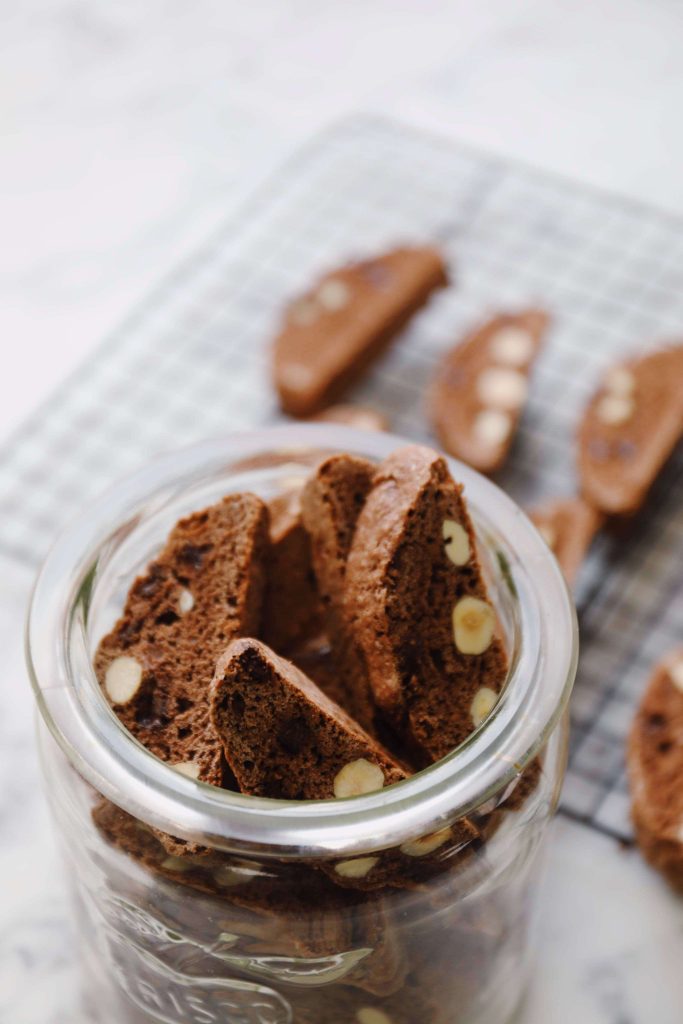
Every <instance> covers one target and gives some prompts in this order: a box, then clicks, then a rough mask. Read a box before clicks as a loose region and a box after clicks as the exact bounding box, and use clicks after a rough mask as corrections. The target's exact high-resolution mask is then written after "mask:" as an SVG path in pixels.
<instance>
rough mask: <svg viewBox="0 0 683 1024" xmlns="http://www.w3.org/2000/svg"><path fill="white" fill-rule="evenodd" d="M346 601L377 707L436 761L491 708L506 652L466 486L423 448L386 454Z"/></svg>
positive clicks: (352, 556) (359, 535)
mask: <svg viewBox="0 0 683 1024" xmlns="http://www.w3.org/2000/svg"><path fill="white" fill-rule="evenodd" d="M345 606H346V609H347V614H348V616H349V619H350V621H351V622H352V624H353V629H354V632H355V636H356V638H357V641H358V643H359V646H360V648H361V650H362V652H363V655H364V658H365V663H366V667H367V671H368V676H369V679H370V684H371V686H372V690H373V693H374V698H375V701H376V703H377V705H378V706H379V707H380V708H381V709H382V711H383V712H384V714H385V715H387V716H388V717H389V718H390V720H391V722H392V724H393V725H394V728H395V729H396V730H397V732H399V733H400V734H401V735H402V736H403V737H404V740H405V741H406V742H407V743H408V744H409V745H410V746H411V747H412V748H413V750H414V751H415V757H416V760H417V763H423V764H429V763H431V762H433V761H436V760H438V759H439V758H441V757H443V756H444V755H445V754H447V753H449V752H450V751H451V750H453V749H454V748H455V747H457V746H458V745H459V744H460V743H461V742H462V741H463V740H464V739H466V737H467V736H468V735H470V733H472V732H473V730H474V729H476V728H477V727H478V726H479V725H481V723H482V722H483V721H484V720H485V719H486V718H487V717H488V715H489V714H490V713H491V711H492V710H493V708H494V706H495V704H496V702H497V700H498V696H499V693H500V691H501V689H502V687H503V684H504V682H505V679H506V677H507V657H506V654H505V650H504V647H503V644H502V642H501V640H500V638H499V636H498V628H497V618H496V613H495V611H494V608H493V606H492V604H491V601H490V599H489V596H488V593H487V590H486V586H485V583H484V580H483V577H482V573H481V569H480V566H479V562H478V559H477V551H476V542H475V535H474V530H473V528H472V524H471V522H470V517H469V515H468V512H467V509H466V507H465V503H464V501H463V499H462V494H461V487H460V486H458V485H457V484H455V483H454V481H453V480H452V478H451V476H450V474H449V472H448V467H447V465H446V462H445V460H444V459H443V458H441V457H440V456H439V455H438V454H437V453H436V452H434V451H432V450H431V449H429V448H424V447H421V446H418V445H414V446H410V447H407V448H402V449H400V450H398V451H396V452H394V453H393V454H392V455H390V456H389V457H388V458H387V459H385V460H384V462H382V463H381V464H380V466H379V468H378V470H377V472H376V474H375V477H374V480H373V485H372V489H371V490H370V493H369V494H368V496H367V498H366V500H365V504H364V506H363V509H362V511H361V514H360V516H359V518H358V522H357V524H356V529H355V533H354V536H353V542H352V544H351V551H350V553H349V557H348V561H347V566H346V580H345Z"/></svg>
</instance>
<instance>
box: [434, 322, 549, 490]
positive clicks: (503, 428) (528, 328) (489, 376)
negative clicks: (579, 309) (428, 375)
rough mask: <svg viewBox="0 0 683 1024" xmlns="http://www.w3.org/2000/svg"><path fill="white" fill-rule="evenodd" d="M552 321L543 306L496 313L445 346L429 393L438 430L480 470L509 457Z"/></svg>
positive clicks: (446, 443) (457, 453)
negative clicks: (452, 343)
mask: <svg viewBox="0 0 683 1024" xmlns="http://www.w3.org/2000/svg"><path fill="white" fill-rule="evenodd" d="M548 324H549V317H548V315H547V313H544V312H543V311H542V310H540V309H532V310H528V311H527V312H524V313H516V314H505V315H501V316H497V317H495V318H494V319H493V320H490V321H488V322H487V323H486V324H484V325H483V327H479V328H477V330H475V331H473V332H472V333H471V334H469V335H468V336H467V337H466V338H465V340H464V341H462V342H460V343H459V344H458V345H456V346H455V348H453V349H451V350H450V351H449V352H447V353H446V355H445V356H444V358H443V359H442V361H441V363H440V364H439V367H438V368H437V371H436V375H435V378H434V382H433V384H432V388H431V393H430V397H429V408H430V413H431V419H432V422H433V424H434V430H435V433H436V436H437V437H438V439H439V441H440V443H441V444H442V445H443V447H444V449H445V450H446V451H447V452H449V453H450V454H451V455H454V456H455V457H456V458H458V459H462V461H463V462H467V463H468V464H469V465H470V466H473V467H474V468H475V469H478V470H479V472H480V473H493V472H495V471H496V470H498V469H500V467H501V466H502V465H503V463H504V462H505V459H506V457H507V454H508V452H509V450H510V447H511V445H512V441H513V439H514V435H515V431H516V429H517V425H518V423H519V419H520V417H521V415H522V411H523V409H524V406H525V404H526V400H527V395H528V391H529V377H530V374H531V371H532V368H533V364H534V362H535V360H536V358H537V357H538V354H539V352H540V350H541V345H542V342H543V337H544V335H545V333H546V330H547V328H548Z"/></svg>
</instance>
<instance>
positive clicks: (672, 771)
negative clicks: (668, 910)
mask: <svg viewBox="0 0 683 1024" xmlns="http://www.w3.org/2000/svg"><path fill="white" fill-rule="evenodd" d="M628 772H629V781H630V786H631V800H632V805H631V807H632V814H633V823H634V825H635V830H636V839H637V841H638V845H639V846H640V849H641V850H642V852H643V854H644V856H645V858H646V859H647V860H648V861H649V862H650V864H652V866H653V867H655V868H657V870H658V871H661V872H662V874H663V875H664V876H665V877H666V878H667V879H668V881H669V882H670V883H671V884H672V885H673V886H674V887H675V888H676V889H679V890H680V891H681V892H683V786H681V779H683V648H682V649H680V650H678V651H673V652H671V654H669V655H668V656H667V657H665V658H664V659H663V660H662V661H661V662H660V663H659V664H658V665H657V666H656V668H655V669H654V672H653V675H652V677H651V679H650V681H649V683H648V685H647V689H646V690H645V694H644V696H643V698H642V700H641V703H640V707H639V708H638V711H637V713H636V716H635V719H634V722H633V725H632V727H631V734H630V738H629V744H628Z"/></svg>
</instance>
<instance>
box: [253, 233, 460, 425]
mask: <svg viewBox="0 0 683 1024" xmlns="http://www.w3.org/2000/svg"><path fill="white" fill-rule="evenodd" d="M445 284H447V276H446V268H445V266H444V262H443V259H442V256H441V254H440V252H439V251H438V250H437V249H434V248H431V247H423V248H399V249H393V250H391V251H390V252H387V253H385V254H383V255H381V256H378V257H377V258H376V259H371V260H363V261H361V262H358V263H350V264H348V265H347V266H344V267H340V268H339V269H338V270H334V271H332V272H331V273H328V274H325V276H324V277H322V278H321V279H320V280H319V281H318V282H317V283H316V284H315V285H314V286H313V287H312V288H311V290H310V291H309V292H307V293H306V294H305V295H302V296H300V297H299V298H297V299H296V300H295V301H294V302H292V303H291V304H290V305H289V306H288V307H287V310H286V312H285V319H284V324H283V326H282V328H281V330H280V333H279V334H278V336H277V338H276V340H275V344H274V348H273V379H274V382H275V387H276V389H277V392H278V395H279V397H280V404H281V405H282V408H283V409H284V411H285V412H288V413H290V414H291V415H292V416H310V415H311V414H313V413H315V412H318V411H319V410H320V409H322V408H324V407H325V406H327V405H329V404H330V403H331V402H332V401H334V400H335V399H336V398H337V397H338V396H339V395H340V394H341V393H342V392H343V391H344V390H345V389H346V388H347V387H348V386H349V385H350V384H351V383H352V382H353V381H354V380H356V379H357V378H358V377H359V376H360V375H361V374H362V373H363V371H364V370H365V368H366V367H367V366H368V364H369V363H370V362H371V361H372V360H373V359H374V358H375V357H376V356H377V355H379V353H380V352H381V351H382V350H383V349H384V348H386V346H387V345H388V344H389V343H390V342H391V341H392V340H393V339H394V338H395V337H396V335H397V333H398V332H399V331H400V330H401V328H402V327H403V326H404V325H405V324H406V323H407V322H408V320H409V319H410V318H411V317H412V316H413V315H414V313H416V312H417V310H418V309H419V308H420V307H421V306H423V305H424V304H425V303H426V301H427V299H428V298H429V296H430V295H431V294H432V292H433V291H434V290H435V289H437V288H440V287H443V286H444V285H445Z"/></svg>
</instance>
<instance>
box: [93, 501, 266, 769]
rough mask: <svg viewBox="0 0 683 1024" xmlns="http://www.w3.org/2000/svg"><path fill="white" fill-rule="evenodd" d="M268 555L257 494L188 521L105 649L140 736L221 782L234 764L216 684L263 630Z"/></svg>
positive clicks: (103, 659)
mask: <svg viewBox="0 0 683 1024" xmlns="http://www.w3.org/2000/svg"><path fill="white" fill-rule="evenodd" d="M267 554H268V513H267V510H266V507H265V505H264V503H263V502H262V501H261V500H260V498H257V497H256V496H255V495H253V494H234V495H229V496H228V497H226V498H224V499H223V500H222V501H220V502H219V503H218V504H216V505H213V506H212V507H211V508H207V509H205V510H204V511H202V512H196V513H194V514H193V515H190V516H188V517H187V518H186V519H181V520H180V522H179V523H178V524H177V525H176V526H175V527H174V529H173V530H172V532H171V534H170V536H169V538H168V540H167V542H166V544H165V546H164V548H163V550H162V551H161V553H160V554H159V555H158V557H157V558H156V559H155V561H154V562H152V564H151V565H150V566H149V568H148V569H147V571H146V572H145V573H144V574H143V575H142V576H140V577H139V578H138V579H137V580H136V581H135V583H134V584H133V586H132V587H131V590H130V593H129V595H128V598H127V600H126V605H125V608H124V611H123V615H122V616H121V618H120V619H119V621H118V622H117V624H116V625H115V627H114V629H113V630H112V631H111V633H109V634H108V635H107V636H105V637H104V639H103V640H102V641H101V643H100V645H99V647H98V649H97V654H96V656H95V671H96V673H97V677H98V679H99V681H100V684H101V686H102V689H103V691H104V693H105V695H106V697H107V699H108V700H109V702H110V704H111V705H112V707H113V708H114V710H115V712H116V714H117V715H118V717H119V719H120V720H121V722H122V723H123V724H124V725H125V726H126V728H127V729H129V730H130V732H131V733H132V734H133V736H135V738H136V739H137V740H139V741H140V743H142V744H143V745H144V746H145V747H147V749H148V750H150V751H151V752H152V753H153V754H156V756H157V757H159V758H161V760H162V761H166V762H167V763H169V764H171V765H173V766H174V767H175V768H177V770H178V771H181V772H183V774H186V775H189V776H190V777H191V778H194V779H199V780H201V781H202V782H208V783H211V784H213V785H215V786H220V785H222V784H223V782H224V771H223V754H222V748H221V744H220V742H219V740H218V738H217V736H216V734H215V732H214V730H213V727H212V726H211V722H210V719H209V684H210V682H211V678H212V676H213V673H214V669H215V665H216V660H217V658H218V657H219V655H220V654H221V653H222V651H223V650H225V647H226V645H227V644H228V643H229V642H230V641H231V640H232V639H233V638H234V637H238V636H244V635H245V634H254V633H256V632H257V631H258V629H259V626H260V622H261V612H262V600H263V593H264V587H265V578H266V563H267Z"/></svg>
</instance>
